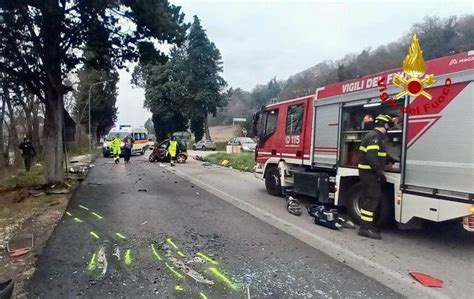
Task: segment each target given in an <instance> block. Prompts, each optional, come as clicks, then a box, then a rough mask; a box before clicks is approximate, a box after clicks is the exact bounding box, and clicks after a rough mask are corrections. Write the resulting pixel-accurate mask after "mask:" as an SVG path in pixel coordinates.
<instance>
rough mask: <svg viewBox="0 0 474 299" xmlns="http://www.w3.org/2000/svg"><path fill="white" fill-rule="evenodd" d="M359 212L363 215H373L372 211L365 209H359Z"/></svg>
mask: <svg viewBox="0 0 474 299" xmlns="http://www.w3.org/2000/svg"><path fill="white" fill-rule="evenodd" d="M360 213H361V214H363V215H365V216H374V212H371V211H367V210H364V209H360Z"/></svg>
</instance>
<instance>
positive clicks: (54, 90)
mask: <svg viewBox="0 0 474 299" xmlns="http://www.w3.org/2000/svg"><path fill="white" fill-rule="evenodd" d="M42 13H43V23H42V24H41V33H40V34H41V36H42V38H43V41H44V47H43V67H44V68H45V72H46V82H45V97H46V103H45V120H44V129H43V136H44V151H43V156H44V161H45V164H46V170H47V180H48V183H50V184H57V183H62V182H64V167H63V162H64V151H63V130H64V101H63V88H62V73H61V63H62V57H61V47H60V40H61V32H63V30H62V27H61V26H62V24H61V23H62V17H61V16H64V13H63V12H62V11H61V7H59V3H58V1H57V0H44V2H43V9H42Z"/></svg>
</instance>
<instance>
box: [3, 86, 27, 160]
mask: <svg viewBox="0 0 474 299" xmlns="http://www.w3.org/2000/svg"><path fill="white" fill-rule="evenodd" d="M3 96H4V100H5V102H6V103H7V108H8V114H9V117H10V131H9V132H8V138H9V139H10V142H9V144H10V145H11V147H12V151H13V153H14V157H15V159H14V162H13V165H14V166H15V167H21V164H22V158H21V152H20V148H19V146H20V142H19V141H18V131H17V128H16V119H15V111H14V109H13V105H12V102H11V100H10V94H9V90H8V87H7V85H3Z"/></svg>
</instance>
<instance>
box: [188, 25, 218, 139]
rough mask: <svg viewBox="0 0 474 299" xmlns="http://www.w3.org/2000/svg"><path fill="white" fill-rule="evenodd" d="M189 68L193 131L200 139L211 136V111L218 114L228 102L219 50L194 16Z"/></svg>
mask: <svg viewBox="0 0 474 299" xmlns="http://www.w3.org/2000/svg"><path fill="white" fill-rule="evenodd" d="M185 70H186V72H187V75H186V79H185V82H186V88H187V93H188V94H189V96H190V99H189V100H190V102H189V105H187V106H188V109H187V110H188V111H187V115H188V116H189V118H190V120H191V131H192V132H193V133H194V136H195V138H196V140H200V139H201V138H202V137H203V135H204V133H205V134H206V137H207V138H208V139H210V138H211V136H210V135H209V127H208V125H207V117H208V115H209V114H212V115H213V116H215V115H216V113H217V109H218V108H219V107H224V106H225V105H226V103H227V99H226V97H225V96H224V94H223V89H224V87H225V86H226V85H227V83H226V82H225V80H224V79H223V78H222V77H221V75H220V73H222V71H223V68H222V57H221V54H220V52H219V49H217V47H216V46H215V44H214V43H213V42H211V41H210V40H209V38H208V37H207V34H206V31H205V30H204V29H203V27H202V26H201V21H200V20H199V18H198V17H197V16H194V22H193V23H192V25H191V28H190V31H189V34H188V36H187V46H186V60H185Z"/></svg>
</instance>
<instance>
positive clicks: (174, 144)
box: [168, 136, 178, 166]
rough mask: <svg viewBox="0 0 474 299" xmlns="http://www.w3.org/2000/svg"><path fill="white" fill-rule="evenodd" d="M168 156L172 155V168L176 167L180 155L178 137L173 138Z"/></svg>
mask: <svg viewBox="0 0 474 299" xmlns="http://www.w3.org/2000/svg"><path fill="white" fill-rule="evenodd" d="M168 154H169V155H170V163H171V166H174V161H175V160H176V155H177V154H178V141H176V137H175V136H173V137H171V139H170V144H169V145H168Z"/></svg>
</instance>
